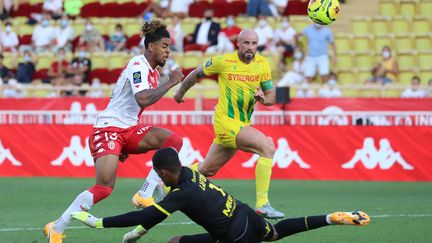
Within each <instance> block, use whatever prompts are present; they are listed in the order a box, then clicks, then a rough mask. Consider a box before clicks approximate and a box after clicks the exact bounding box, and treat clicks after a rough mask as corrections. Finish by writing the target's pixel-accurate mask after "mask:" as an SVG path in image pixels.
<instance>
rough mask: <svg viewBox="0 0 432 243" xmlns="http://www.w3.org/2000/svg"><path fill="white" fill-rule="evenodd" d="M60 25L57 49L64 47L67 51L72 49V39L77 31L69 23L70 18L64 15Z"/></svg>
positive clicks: (57, 30) (57, 35)
mask: <svg viewBox="0 0 432 243" xmlns="http://www.w3.org/2000/svg"><path fill="white" fill-rule="evenodd" d="M59 22H60V26H59V27H58V28H56V44H57V49H60V48H63V49H64V50H65V51H68V52H69V51H72V41H73V40H74V38H75V31H74V29H73V28H72V26H71V25H70V24H69V18H68V17H67V16H66V15H63V16H62V17H61V19H60V21H59Z"/></svg>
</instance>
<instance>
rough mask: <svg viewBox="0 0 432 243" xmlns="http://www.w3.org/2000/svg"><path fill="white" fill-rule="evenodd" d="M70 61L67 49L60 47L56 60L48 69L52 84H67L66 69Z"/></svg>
mask: <svg viewBox="0 0 432 243" xmlns="http://www.w3.org/2000/svg"><path fill="white" fill-rule="evenodd" d="M68 66H69V62H68V61H67V60H66V55H65V50H64V49H63V48H60V49H59V50H58V51H57V53H56V60H55V61H54V62H53V63H51V66H50V68H49V70H48V77H49V80H50V82H51V84H52V85H54V86H57V85H65V84H66V82H65V77H66V71H67V69H68Z"/></svg>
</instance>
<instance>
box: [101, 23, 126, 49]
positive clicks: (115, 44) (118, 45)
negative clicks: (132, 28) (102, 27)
mask: <svg viewBox="0 0 432 243" xmlns="http://www.w3.org/2000/svg"><path fill="white" fill-rule="evenodd" d="M125 46H126V34H125V33H124V32H123V25H121V24H116V27H115V32H114V33H113V34H112V35H110V39H109V41H107V44H106V49H107V51H110V52H119V51H123V50H124V49H125Z"/></svg>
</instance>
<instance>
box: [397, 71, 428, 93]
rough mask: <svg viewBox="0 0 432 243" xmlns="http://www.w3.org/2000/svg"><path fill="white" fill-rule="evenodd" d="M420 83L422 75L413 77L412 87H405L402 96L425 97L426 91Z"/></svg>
mask: <svg viewBox="0 0 432 243" xmlns="http://www.w3.org/2000/svg"><path fill="white" fill-rule="evenodd" d="M429 82H430V80H429ZM420 84H421V79H420V77H418V76H414V77H412V79H411V85H410V87H409V88H407V89H405V90H404V92H402V95H401V98H425V97H426V91H424V90H423V89H421V87H420Z"/></svg>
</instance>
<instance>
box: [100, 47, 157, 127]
mask: <svg viewBox="0 0 432 243" xmlns="http://www.w3.org/2000/svg"><path fill="white" fill-rule="evenodd" d="M158 80H159V72H158V71H157V70H156V69H153V68H152V67H151V66H150V64H149V63H148V61H147V59H146V58H145V57H144V55H139V56H134V57H132V58H131V59H130V61H129V63H128V64H127V66H126V67H125V68H124V69H123V71H122V72H121V74H120V76H119V78H118V80H117V83H116V85H115V87H114V90H113V93H112V95H111V100H110V102H109V104H108V106H107V108H106V109H105V110H104V111H102V112H101V113H100V114H99V115H98V119H97V120H96V123H95V124H94V127H119V128H128V127H131V126H135V125H137V124H138V120H139V116H140V115H141V113H142V112H143V110H144V109H141V107H140V106H139V105H138V103H137V101H136V99H135V94H136V93H138V92H139V91H142V90H145V89H156V88H157V87H158Z"/></svg>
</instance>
